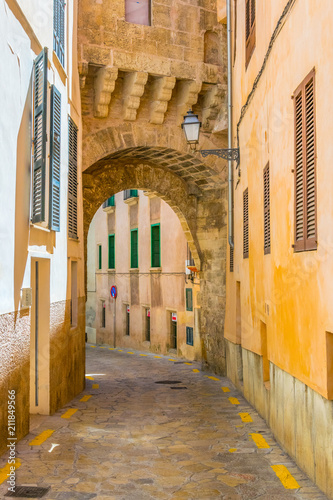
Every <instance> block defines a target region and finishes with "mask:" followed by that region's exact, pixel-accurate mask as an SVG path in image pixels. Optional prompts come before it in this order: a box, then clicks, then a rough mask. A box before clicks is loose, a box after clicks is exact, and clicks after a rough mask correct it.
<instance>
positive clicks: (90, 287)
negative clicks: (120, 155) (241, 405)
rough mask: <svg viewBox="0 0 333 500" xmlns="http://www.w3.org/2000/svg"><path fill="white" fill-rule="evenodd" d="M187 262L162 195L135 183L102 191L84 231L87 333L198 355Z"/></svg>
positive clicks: (195, 288) (193, 284)
mask: <svg viewBox="0 0 333 500" xmlns="http://www.w3.org/2000/svg"><path fill="white" fill-rule="evenodd" d="M187 266H189V267H190V268H191V269H192V271H190V269H189V268H188V267H187ZM194 269H195V266H194V261H193V259H191V256H190V252H189V250H188V245H187V242H186V237H185V234H184V231H183V229H182V226H181V224H180V221H179V219H178V217H177V215H176V214H175V213H174V212H173V210H172V209H171V208H170V207H169V206H168V204H167V203H165V202H164V201H163V200H161V198H159V197H157V196H156V195H154V194H153V193H148V192H143V191H138V190H126V191H123V192H121V193H117V194H116V195H115V196H113V197H112V198H109V199H108V200H107V201H106V202H105V203H104V204H103V206H102V207H100V208H99V210H98V211H97V212H96V214H95V216H94V218H93V220H92V222H91V224H90V229H89V233H88V256H87V276H88V280H87V305H86V332H87V339H88V341H90V342H93V343H98V344H108V345H110V346H117V347H120V346H121V347H127V348H129V347H133V348H136V349H142V350H150V351H152V352H157V353H163V354H165V353H167V352H172V353H174V354H178V355H179V356H184V357H186V358H187V359H201V344H200V332H199V324H198V317H199V307H198V305H197V294H198V292H199V289H200V285H199V279H198V278H197V277H196V276H195V273H194ZM112 286H115V287H116V288H117V297H116V298H113V297H112V296H111V287H112Z"/></svg>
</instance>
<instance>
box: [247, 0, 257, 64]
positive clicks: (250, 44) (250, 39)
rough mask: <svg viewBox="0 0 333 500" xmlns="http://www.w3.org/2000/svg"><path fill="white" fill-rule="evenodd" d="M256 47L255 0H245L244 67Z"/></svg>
mask: <svg viewBox="0 0 333 500" xmlns="http://www.w3.org/2000/svg"><path fill="white" fill-rule="evenodd" d="M248 22H249V25H248ZM255 48H256V0H245V69H246V68H247V67H248V65H249V62H250V60H251V57H252V54H253V52H254V49H255Z"/></svg>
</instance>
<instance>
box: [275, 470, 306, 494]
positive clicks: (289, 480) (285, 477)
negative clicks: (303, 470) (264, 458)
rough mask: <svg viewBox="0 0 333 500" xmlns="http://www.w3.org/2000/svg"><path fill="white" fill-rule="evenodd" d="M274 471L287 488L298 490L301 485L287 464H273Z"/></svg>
mask: <svg viewBox="0 0 333 500" xmlns="http://www.w3.org/2000/svg"><path fill="white" fill-rule="evenodd" d="M271 467H272V469H273V471H274V472H275V474H276V475H277V477H278V478H279V479H280V481H281V483H282V484H283V486H284V487H285V488H286V489H287V490H296V489H297V488H300V485H299V484H298V482H297V481H296V479H295V478H294V477H293V476H292V475H291V474H290V472H289V470H288V469H287V467H286V466H285V465H271Z"/></svg>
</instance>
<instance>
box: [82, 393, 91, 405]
mask: <svg viewBox="0 0 333 500" xmlns="http://www.w3.org/2000/svg"><path fill="white" fill-rule="evenodd" d="M90 398H91V395H88V394H87V395H86V396H83V398H81V399H80V401H82V403H85V402H86V401H88V399H90Z"/></svg>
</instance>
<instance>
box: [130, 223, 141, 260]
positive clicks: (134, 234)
mask: <svg viewBox="0 0 333 500" xmlns="http://www.w3.org/2000/svg"><path fill="white" fill-rule="evenodd" d="M138 267H139V254H138V230H137V229H132V230H131V268H132V269H136V268H138Z"/></svg>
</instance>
